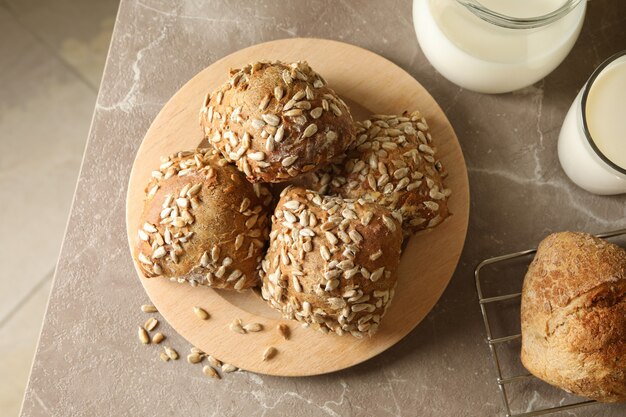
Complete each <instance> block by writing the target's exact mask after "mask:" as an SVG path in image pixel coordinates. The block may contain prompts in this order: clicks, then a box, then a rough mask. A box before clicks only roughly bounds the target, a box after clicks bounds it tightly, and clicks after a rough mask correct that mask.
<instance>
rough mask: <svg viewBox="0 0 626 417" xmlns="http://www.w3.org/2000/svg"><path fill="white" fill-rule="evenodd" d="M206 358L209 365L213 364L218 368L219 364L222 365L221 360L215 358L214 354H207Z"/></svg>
mask: <svg viewBox="0 0 626 417" xmlns="http://www.w3.org/2000/svg"><path fill="white" fill-rule="evenodd" d="M207 360H208V361H209V364H210V365H211V366H214V367H216V368H219V367H220V366H222V362H221V361H220V360H219V359H217V358H216V357H215V356H212V355H208V356H207Z"/></svg>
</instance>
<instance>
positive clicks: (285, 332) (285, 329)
mask: <svg viewBox="0 0 626 417" xmlns="http://www.w3.org/2000/svg"><path fill="white" fill-rule="evenodd" d="M276 330H278V333H280V335H281V336H282V337H283V339H285V340H289V337H290V336H291V330H290V329H289V326H288V325H286V324H285V323H280V324H279V325H277V326H276Z"/></svg>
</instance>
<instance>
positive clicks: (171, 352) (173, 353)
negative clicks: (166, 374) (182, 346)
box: [164, 346, 179, 361]
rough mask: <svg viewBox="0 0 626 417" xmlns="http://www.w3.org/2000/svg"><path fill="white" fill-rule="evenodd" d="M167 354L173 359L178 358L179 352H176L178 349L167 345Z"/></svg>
mask: <svg viewBox="0 0 626 417" xmlns="http://www.w3.org/2000/svg"><path fill="white" fill-rule="evenodd" d="M164 349H165V354H166V355H167V356H168V357H169V358H170V359H171V360H174V361H175V360H177V359H178V357H179V356H178V352H176V350H174V349H173V348H171V347H168V346H165V348H164Z"/></svg>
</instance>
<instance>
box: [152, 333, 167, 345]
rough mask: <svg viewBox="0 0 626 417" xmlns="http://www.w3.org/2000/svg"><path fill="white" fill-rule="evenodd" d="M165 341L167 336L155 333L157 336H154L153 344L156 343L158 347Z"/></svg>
mask: <svg viewBox="0 0 626 417" xmlns="http://www.w3.org/2000/svg"><path fill="white" fill-rule="evenodd" d="M163 340H165V336H164V335H163V333H155V335H154V336H152V343H154V344H155V345H158V344H159V343H161V342H162V341H163Z"/></svg>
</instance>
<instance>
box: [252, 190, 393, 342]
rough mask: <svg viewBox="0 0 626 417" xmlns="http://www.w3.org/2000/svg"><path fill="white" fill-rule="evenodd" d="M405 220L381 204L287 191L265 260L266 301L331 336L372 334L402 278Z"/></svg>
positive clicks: (276, 211)
mask: <svg viewBox="0 0 626 417" xmlns="http://www.w3.org/2000/svg"><path fill="white" fill-rule="evenodd" d="M401 246H402V229H401V225H400V222H399V221H398V220H397V219H396V218H394V217H393V215H392V213H391V211H389V210H388V209H386V208H384V207H383V206H380V205H378V204H372V203H365V202H363V201H360V200H345V199H343V198H340V197H329V196H321V195H319V194H318V193H316V192H314V191H310V190H305V189H304V188H298V187H290V188H287V189H285V190H284V191H283V194H282V197H281V199H280V201H279V202H278V205H277V207H276V210H275V211H274V215H273V216H272V232H271V233H270V247H269V250H268V252H267V254H266V256H265V259H264V260H263V265H262V272H261V276H262V278H263V287H262V295H263V298H264V299H265V300H267V301H268V302H269V304H270V306H272V307H273V308H275V309H277V310H279V311H281V312H282V314H283V316H284V317H285V318H290V319H295V320H298V321H301V322H303V323H306V324H308V325H312V326H313V327H314V328H316V329H318V330H321V331H323V332H325V333H328V332H334V333H337V334H339V335H342V334H344V333H350V334H352V335H353V336H355V337H359V338H360V337H363V336H372V335H373V334H374V333H375V332H376V330H377V328H378V325H379V323H380V321H381V318H382V317H383V315H384V314H385V311H386V310H387V307H388V306H389V303H390V301H391V299H392V298H393V294H394V288H395V285H396V280H397V269H398V264H399V262H400V248H401Z"/></svg>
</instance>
